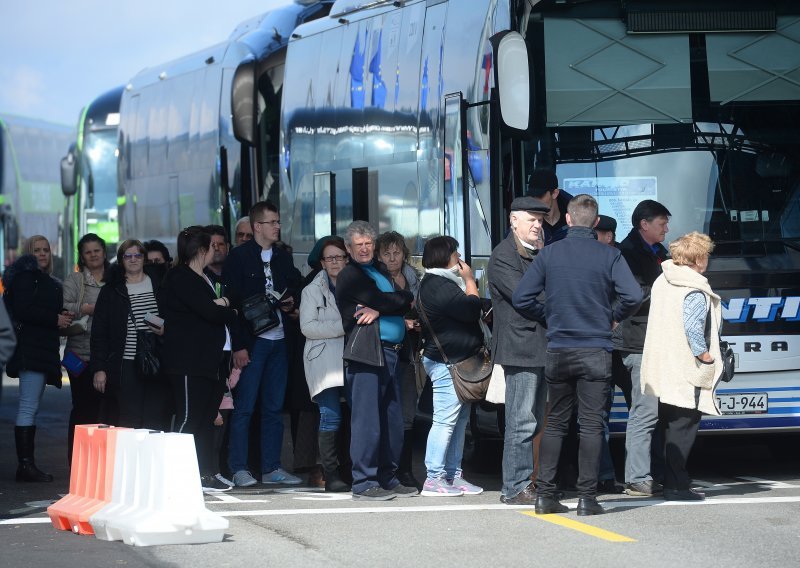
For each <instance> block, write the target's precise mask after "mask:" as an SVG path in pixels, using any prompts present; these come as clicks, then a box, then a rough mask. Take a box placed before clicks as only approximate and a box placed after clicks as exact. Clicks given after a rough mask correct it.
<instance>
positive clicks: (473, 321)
mask: <svg viewBox="0 0 800 568" xmlns="http://www.w3.org/2000/svg"><path fill="white" fill-rule="evenodd" d="M422 266H423V267H425V276H423V278H422V283H421V284H420V288H419V296H418V298H417V304H416V308H417V311H418V312H420V318H421V322H422V334H423V335H422V337H423V340H424V342H425V350H424V353H423V359H422V363H423V365H424V366H425V371H426V372H427V373H428V376H429V377H430V378H431V384H432V385H433V424H432V425H431V429H430V432H429V433H428V445H427V448H426V449H425V467H426V469H427V470H428V472H427V477H426V479H425V483H424V485H423V486H422V492H421V493H420V494H421V495H424V496H426V497H458V496H460V495H478V494H480V493H483V489H482V488H480V487H478V486H477V485H473V484H472V483H470V482H469V481H467V480H466V479H464V477H463V476H462V475H461V458H462V457H463V455H464V432H465V430H466V427H467V421H468V420H469V410H470V405H469V404H463V403H461V402H460V401H459V400H458V397H457V396H456V391H455V388H454V387H453V379H452V377H451V376H450V371H449V370H448V368H447V365H445V363H444V360H445V358H444V357H443V356H442V353H441V351H444V353H445V354H446V356H447V360H449V361H450V362H451V363H458V362H460V361H463V360H464V359H467V358H468V357H471V356H472V355H474V354H475V353H476V352H477V351H478V350H479V349H480V348H481V347H482V346H483V332H482V331H481V328H480V324H479V323H478V321H479V319H480V317H481V311H482V308H483V301H482V300H481V298H480V296H479V295H478V286H477V284H476V283H475V277H474V276H473V275H472V269H471V268H470V267H469V266H468V265H467V264H466V263H465V262H463V261H461V260H460V254H459V253H458V241H456V240H455V239H454V238H453V237H434V238H432V239H430V240H429V241H428V242H427V243H425V249H424V251H423V253H422ZM423 311H424V315H423V313H422V312H423ZM433 334H435V335H436V339H437V340H438V345H437V341H436V340H434V339H433ZM439 346H441V349H440V347H439Z"/></svg>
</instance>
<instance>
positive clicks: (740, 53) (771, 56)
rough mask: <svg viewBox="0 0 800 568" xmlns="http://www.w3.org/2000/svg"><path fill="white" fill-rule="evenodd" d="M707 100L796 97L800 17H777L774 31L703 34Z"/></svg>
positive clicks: (799, 87) (799, 92)
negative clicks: (706, 58) (708, 89)
mask: <svg viewBox="0 0 800 568" xmlns="http://www.w3.org/2000/svg"><path fill="white" fill-rule="evenodd" d="M706 52H707V54H708V84H709V88H710V91H711V100H712V101H715V102H716V101H719V102H720V103H721V104H727V103H729V102H732V101H796V100H798V99H800V18H798V17H794V16H793V17H780V18H778V25H777V29H776V31H775V32H770V33H736V34H707V35H706Z"/></svg>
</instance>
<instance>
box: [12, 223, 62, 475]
mask: <svg viewBox="0 0 800 568" xmlns="http://www.w3.org/2000/svg"><path fill="white" fill-rule="evenodd" d="M26 249H27V251H26V252H27V253H28V254H25V255H23V256H21V257H19V258H18V259H17V260H16V261H15V262H14V263H13V264H12V265H11V266H9V268H8V270H6V273H5V274H4V275H3V285H4V287H5V302H6V307H7V308H8V311H9V313H10V315H11V319H12V321H13V322H14V328H15V331H16V333H17V348H16V349H15V350H14V355H13V356H12V357H11V361H9V362H8V366H7V367H6V373H7V374H8V376H9V377H19V410H18V411H17V419H16V426H15V427H14V438H15V441H16V445H17V459H18V460H19V466H18V467H17V481H53V476H52V475H50V474H49V473H44V472H42V471H40V470H39V469H38V468H37V467H36V464H35V462H34V459H33V453H34V438H35V435H36V414H37V412H38V411H39V402H40V401H41V399H42V395H43V394H44V387H45V385H53V386H56V387H58V388H61V359H60V357H59V347H60V341H59V329H63V328H66V327H68V326H69V325H70V324H71V323H72V314H70V313H67V312H63V313H62V308H63V299H62V286H61V282H59V281H58V280H56V279H55V278H54V277H53V276H51V273H52V272H53V256H52V253H51V251H50V243H49V242H48V240H47V239H46V238H45V237H43V236H42V235H34V236H32V237H31V238H30V239H28V242H27V246H26Z"/></svg>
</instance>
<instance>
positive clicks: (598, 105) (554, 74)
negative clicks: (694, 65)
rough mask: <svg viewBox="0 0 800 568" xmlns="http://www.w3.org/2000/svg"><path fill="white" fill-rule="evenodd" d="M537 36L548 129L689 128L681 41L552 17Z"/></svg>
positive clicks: (684, 40) (685, 43)
mask: <svg viewBox="0 0 800 568" xmlns="http://www.w3.org/2000/svg"><path fill="white" fill-rule="evenodd" d="M544 35H545V62H546V63H545V78H546V84H547V124H548V126H578V125H587V124H591V125H600V124H642V123H674V122H691V119H692V103H691V85H690V79H689V39H688V36H687V35H685V34H660V35H647V36H632V35H627V33H626V28H625V25H624V23H623V22H621V21H619V20H604V19H591V20H577V19H559V18H548V19H545V25H544Z"/></svg>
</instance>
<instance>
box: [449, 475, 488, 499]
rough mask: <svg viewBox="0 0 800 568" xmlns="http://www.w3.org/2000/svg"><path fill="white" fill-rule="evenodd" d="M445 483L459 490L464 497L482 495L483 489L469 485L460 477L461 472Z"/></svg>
mask: <svg viewBox="0 0 800 568" xmlns="http://www.w3.org/2000/svg"><path fill="white" fill-rule="evenodd" d="M447 483H448V484H449V485H450V486H451V487H455V488H457V489H460V490H461V493H462V494H464V495H480V494H481V493H483V487H478V486H477V485H475V484H474V483H470V482H469V481H467V480H466V479H464V478H463V477H461V472H459V473H458V474H456V477H455V478H454V479H448V480H447Z"/></svg>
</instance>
